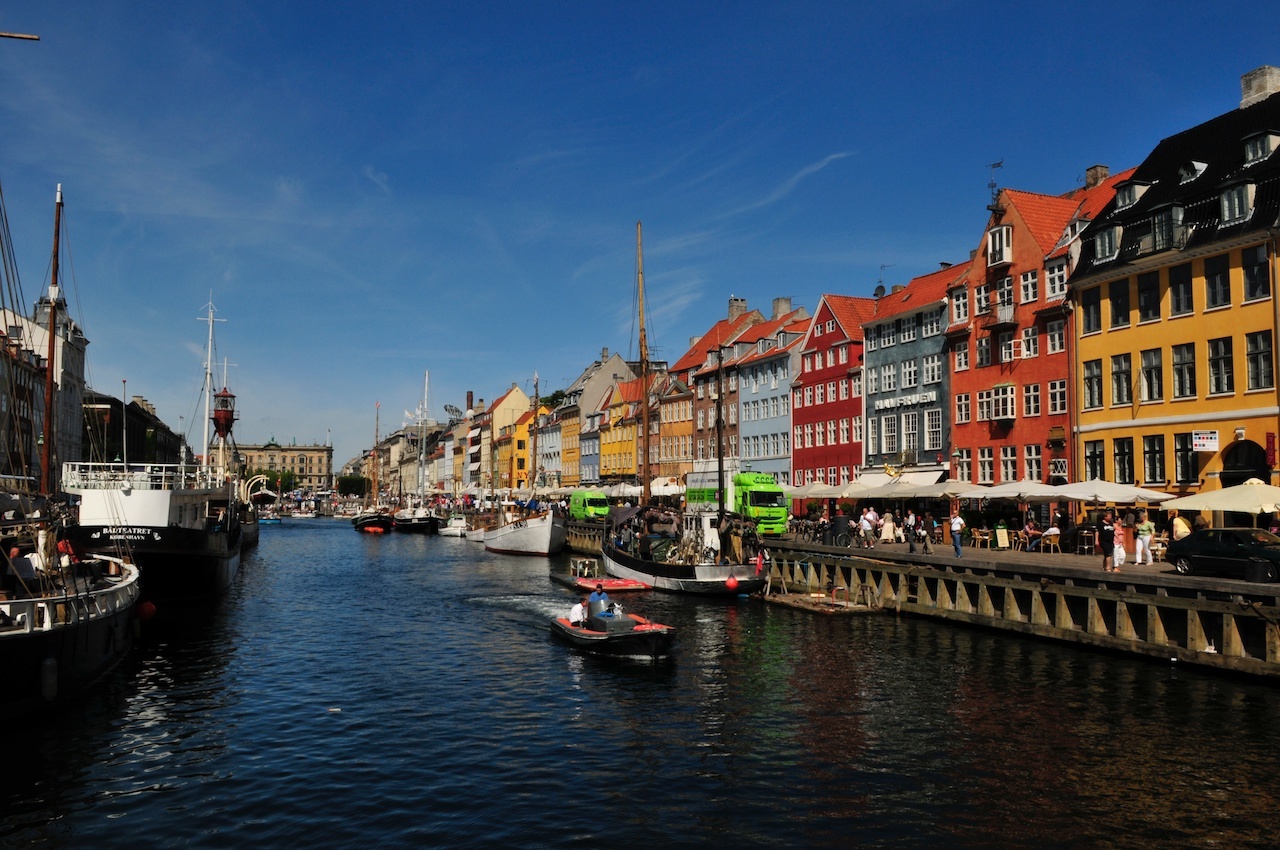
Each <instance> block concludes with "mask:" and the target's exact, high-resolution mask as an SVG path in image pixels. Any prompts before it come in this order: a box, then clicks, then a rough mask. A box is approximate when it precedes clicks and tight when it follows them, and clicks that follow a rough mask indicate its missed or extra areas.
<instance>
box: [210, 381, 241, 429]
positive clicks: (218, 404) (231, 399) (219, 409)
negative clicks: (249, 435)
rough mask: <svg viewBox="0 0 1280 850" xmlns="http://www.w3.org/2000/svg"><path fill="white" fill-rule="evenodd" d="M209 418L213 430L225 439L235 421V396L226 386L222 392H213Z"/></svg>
mask: <svg viewBox="0 0 1280 850" xmlns="http://www.w3.org/2000/svg"><path fill="white" fill-rule="evenodd" d="M210 418H211V419H213V430H214V431H216V432H217V433H218V436H219V437H221V438H222V439H224V440H225V439H226V438H227V435H228V434H230V433H231V428H232V426H233V425H235V422H236V397H235V394H234V393H232V392H230V391H229V390H228V389H227V388H226V387H223V388H222V392H217V393H214V394H213V415H212V416H211V417H210Z"/></svg>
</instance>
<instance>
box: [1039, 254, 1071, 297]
mask: <svg viewBox="0 0 1280 850" xmlns="http://www.w3.org/2000/svg"><path fill="white" fill-rule="evenodd" d="M1044 274H1045V292H1044V295H1045V298H1047V299H1050V300H1052V299H1054V298H1061V297H1062V296H1064V295H1066V294H1067V261H1066V260H1058V261H1057V262H1053V263H1050V264H1049V265H1047V266H1045V269H1044Z"/></svg>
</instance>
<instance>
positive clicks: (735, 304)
mask: <svg viewBox="0 0 1280 850" xmlns="http://www.w3.org/2000/svg"><path fill="white" fill-rule="evenodd" d="M746 312H747V299H745V298H735V297H734V296H732V295H730V296H729V321H731V322H732V321H733V320H734V319H739V318H741V317H742V316H744V315H746Z"/></svg>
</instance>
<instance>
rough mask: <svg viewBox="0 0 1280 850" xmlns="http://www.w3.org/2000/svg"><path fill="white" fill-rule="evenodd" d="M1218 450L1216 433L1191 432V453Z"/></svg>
mask: <svg viewBox="0 0 1280 850" xmlns="http://www.w3.org/2000/svg"><path fill="white" fill-rule="evenodd" d="M1217 450H1218V432H1217V431H1192V432H1191V451H1193V452H1216V451H1217Z"/></svg>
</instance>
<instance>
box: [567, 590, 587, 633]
mask: <svg viewBox="0 0 1280 850" xmlns="http://www.w3.org/2000/svg"><path fill="white" fill-rule="evenodd" d="M586 620H587V597H585V596H580V597H578V604H577V605H574V606H573V607H572V608H570V609H569V625H571V626H581V625H582V624H583V623H585V622H586Z"/></svg>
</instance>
